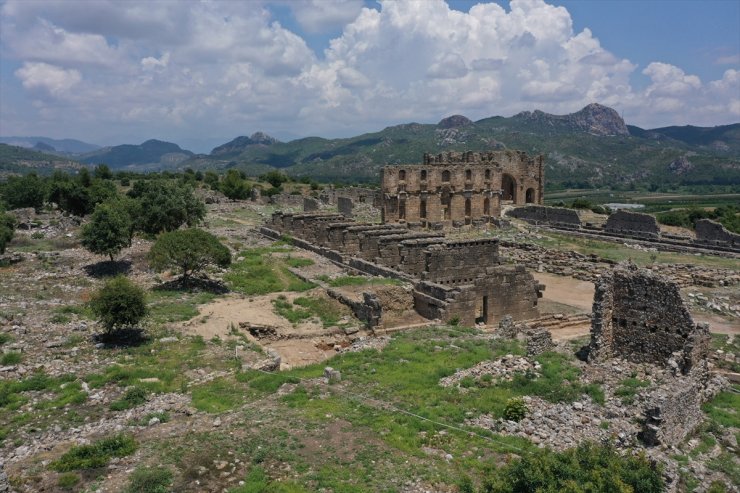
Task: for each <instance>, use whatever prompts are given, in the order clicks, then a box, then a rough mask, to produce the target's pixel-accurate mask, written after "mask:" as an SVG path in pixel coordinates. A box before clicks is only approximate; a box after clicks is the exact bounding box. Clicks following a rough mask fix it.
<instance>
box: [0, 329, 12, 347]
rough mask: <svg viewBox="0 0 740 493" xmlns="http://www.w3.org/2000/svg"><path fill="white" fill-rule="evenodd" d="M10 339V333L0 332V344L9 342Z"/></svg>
mask: <svg viewBox="0 0 740 493" xmlns="http://www.w3.org/2000/svg"><path fill="white" fill-rule="evenodd" d="M12 340H13V336H11V335H10V334H6V333H5V332H0V346H2V345H3V344H7V343H9V342H10V341H12Z"/></svg>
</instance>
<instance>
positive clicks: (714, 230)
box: [696, 219, 740, 248]
mask: <svg viewBox="0 0 740 493" xmlns="http://www.w3.org/2000/svg"><path fill="white" fill-rule="evenodd" d="M696 243H700V244H705V245H709V246H724V247H731V248H740V235H738V234H735V233H731V232H729V231H727V229H725V227H724V226H722V225H721V224H720V223H717V222H714V221H711V220H709V219H699V220H698V221H696Z"/></svg>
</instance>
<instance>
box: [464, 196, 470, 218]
mask: <svg viewBox="0 0 740 493" xmlns="http://www.w3.org/2000/svg"><path fill="white" fill-rule="evenodd" d="M470 213H471V204H470V199H465V217H470Z"/></svg>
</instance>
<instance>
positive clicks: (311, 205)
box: [303, 197, 319, 212]
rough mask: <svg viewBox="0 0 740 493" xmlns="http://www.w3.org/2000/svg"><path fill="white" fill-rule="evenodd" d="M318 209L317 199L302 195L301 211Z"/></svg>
mask: <svg viewBox="0 0 740 493" xmlns="http://www.w3.org/2000/svg"><path fill="white" fill-rule="evenodd" d="M317 210H319V201H318V200H316V199H314V198H311V197H304V198H303V212H313V211H317Z"/></svg>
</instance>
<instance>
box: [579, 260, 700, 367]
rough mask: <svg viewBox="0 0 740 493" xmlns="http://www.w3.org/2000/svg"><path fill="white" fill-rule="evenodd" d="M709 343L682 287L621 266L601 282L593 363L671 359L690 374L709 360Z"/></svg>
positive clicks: (663, 362) (591, 351)
mask: <svg viewBox="0 0 740 493" xmlns="http://www.w3.org/2000/svg"><path fill="white" fill-rule="evenodd" d="M709 342H710V338H709V328H708V327H707V325H706V324H696V323H694V321H693V319H692V318H691V314H690V313H689V310H688V309H687V308H686V306H685V305H684V303H683V300H682V299H681V293H680V291H679V289H678V286H677V285H676V283H674V282H672V281H670V280H668V279H666V278H664V277H663V276H660V275H658V274H655V273H653V272H651V271H648V270H643V269H639V268H637V267H635V266H634V265H619V266H617V267H616V268H615V269H614V270H613V271H612V272H611V273H608V274H604V276H603V277H602V278H601V279H600V280H599V282H597V284H596V291H595V293H594V305H593V318H592V326H591V343H590V346H589V359H590V360H603V359H608V358H612V357H616V356H619V357H624V358H626V359H628V360H631V361H635V362H644V363H654V364H661V365H668V364H669V363H670V361H671V360H673V361H675V364H677V365H678V368H679V370H680V372H681V373H683V374H686V373H688V372H690V371H691V370H692V369H693V368H695V367H697V366H700V365H702V364H704V363H705V362H706V359H707V355H708V352H709Z"/></svg>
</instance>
